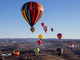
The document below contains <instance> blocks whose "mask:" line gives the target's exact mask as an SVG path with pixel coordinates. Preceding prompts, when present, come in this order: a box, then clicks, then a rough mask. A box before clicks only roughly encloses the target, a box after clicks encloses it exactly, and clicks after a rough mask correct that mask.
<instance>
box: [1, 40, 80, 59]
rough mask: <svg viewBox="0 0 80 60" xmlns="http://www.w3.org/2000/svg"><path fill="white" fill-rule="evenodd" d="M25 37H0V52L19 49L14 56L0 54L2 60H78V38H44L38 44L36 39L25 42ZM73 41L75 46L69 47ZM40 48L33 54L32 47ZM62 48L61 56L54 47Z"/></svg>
mask: <svg viewBox="0 0 80 60" xmlns="http://www.w3.org/2000/svg"><path fill="white" fill-rule="evenodd" d="M27 41H28V40H27V39H0V54H7V53H12V52H13V51H14V50H16V51H19V52H20V55H19V56H18V57H15V56H14V55H11V56H1V55H0V58H2V59H3V60H26V58H27V57H28V58H30V59H31V60H80V40H62V41H58V40H55V39H52V40H51V39H50V40H49V39H44V40H42V44H41V45H38V44H37V40H36V41H33V42H30V41H29V42H27ZM71 43H73V44H74V45H75V47H74V48H73V49H70V48H69V44H71ZM37 47H38V48H40V52H39V53H38V54H36V55H35V53H34V48H37ZM57 48H62V49H63V50H64V52H63V54H62V55H61V56H58V55H57V52H56V49H57Z"/></svg>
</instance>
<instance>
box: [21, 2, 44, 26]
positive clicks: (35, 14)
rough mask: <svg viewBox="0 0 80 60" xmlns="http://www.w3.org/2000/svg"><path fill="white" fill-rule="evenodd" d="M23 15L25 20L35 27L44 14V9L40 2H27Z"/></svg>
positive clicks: (23, 7) (22, 9) (22, 11)
mask: <svg viewBox="0 0 80 60" xmlns="http://www.w3.org/2000/svg"><path fill="white" fill-rule="evenodd" d="M21 13H22V15H23V17H24V18H25V20H26V21H27V22H28V23H29V25H30V26H31V27H33V26H34V25H35V24H36V23H37V22H38V20H39V19H40V18H41V16H42V14H43V7H42V5H41V4H40V3H38V2H26V3H25V4H24V5H23V6H22V8H21Z"/></svg>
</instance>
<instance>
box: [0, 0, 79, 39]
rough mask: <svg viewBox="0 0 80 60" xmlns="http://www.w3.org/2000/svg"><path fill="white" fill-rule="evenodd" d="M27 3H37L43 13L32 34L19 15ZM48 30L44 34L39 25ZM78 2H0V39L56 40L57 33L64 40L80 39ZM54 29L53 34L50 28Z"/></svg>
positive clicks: (37, 0)
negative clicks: (40, 35) (60, 34)
mask: <svg viewBox="0 0 80 60" xmlns="http://www.w3.org/2000/svg"><path fill="white" fill-rule="evenodd" d="M28 1H36V2H39V3H40V4H41V5H42V6H43V8H44V12H43V15H42V17H41V19H40V20H39V21H38V22H37V23H36V24H35V26H34V27H35V29H36V31H35V32H34V33H33V34H32V32H31V31H30V26H29V24H28V23H27V22H26V21H25V19H24V18H23V16H22V15H21V7H22V5H23V4H24V3H26V2H28ZM42 22H44V23H45V25H46V26H48V27H49V30H48V31H47V33H46V34H45V32H44V31H43V28H42V27H41V23H42ZM79 26H80V0H0V38H38V35H39V34H43V36H44V38H57V34H58V33H62V34H63V38H65V39H80V27H79ZM52 27H53V28H54V32H51V31H50V28H52Z"/></svg>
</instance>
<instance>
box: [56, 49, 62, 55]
mask: <svg viewBox="0 0 80 60" xmlns="http://www.w3.org/2000/svg"><path fill="white" fill-rule="evenodd" d="M56 51H57V54H58V55H59V56H61V54H62V53H63V49H62V48H57V50H56Z"/></svg>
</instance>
